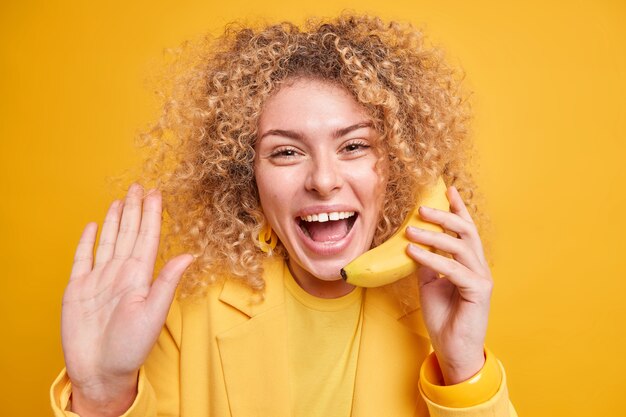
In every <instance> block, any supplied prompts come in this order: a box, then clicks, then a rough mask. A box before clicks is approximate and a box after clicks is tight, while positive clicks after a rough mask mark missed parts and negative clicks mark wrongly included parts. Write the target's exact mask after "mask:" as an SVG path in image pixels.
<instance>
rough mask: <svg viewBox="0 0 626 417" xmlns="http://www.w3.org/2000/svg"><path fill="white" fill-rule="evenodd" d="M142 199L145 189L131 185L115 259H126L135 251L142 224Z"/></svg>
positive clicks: (137, 185) (116, 245) (120, 226)
mask: <svg viewBox="0 0 626 417" xmlns="http://www.w3.org/2000/svg"><path fill="white" fill-rule="evenodd" d="M142 198H143V187H142V186H141V185H139V184H133V185H131V186H130V188H129V189H128V194H127V195H126V200H124V209H123V211H122V219H121V221H120V225H119V231H118V234H117V240H116V242H115V250H114V254H113V256H114V257H115V258H118V259H126V258H128V257H129V256H130V255H131V253H132V251H133V248H134V246H135V241H136V240H137V234H138V232H139V225H140V223H141V206H142V204H141V200H142Z"/></svg>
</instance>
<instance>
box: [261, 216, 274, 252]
mask: <svg viewBox="0 0 626 417" xmlns="http://www.w3.org/2000/svg"><path fill="white" fill-rule="evenodd" d="M276 243H278V236H276V233H274V231H273V230H272V227H271V226H270V225H269V224H267V223H266V224H265V226H263V228H262V229H261V231H260V232H259V247H260V248H261V250H262V251H263V252H265V253H270V251H271V250H273V249H274V248H275V247H276Z"/></svg>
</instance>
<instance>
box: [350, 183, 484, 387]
mask: <svg viewBox="0 0 626 417" xmlns="http://www.w3.org/2000/svg"><path fill="white" fill-rule="evenodd" d="M448 201H449V209H450V210H449V211H448V204H447V203H448ZM439 226H440V227H439ZM442 229H444V230H446V231H449V232H453V233H455V234H456V235H457V237H453V236H450V235H449V234H446V233H441V230H442ZM429 249H437V250H439V251H440V252H444V253H448V254H449V255H451V257H446V256H442V255H439V254H436V253H433V252H431V251H430V250H429ZM407 255H408V256H407ZM418 264H419V268H418ZM416 269H417V275H418V281H419V287H420V303H421V307H422V314H423V317H424V321H425V323H426V327H427V329H428V333H429V335H430V338H431V341H432V345H433V348H434V350H435V353H436V355H437V359H438V361H439V365H440V367H441V371H442V373H443V377H444V381H445V382H446V384H455V383H458V382H461V381H464V380H466V379H468V378H470V377H471V376H473V375H474V374H476V373H477V372H478V371H479V370H480V369H481V368H482V366H483V364H484V351H483V348H484V340H485V334H486V331H487V319H488V315H489V304H490V298H491V290H492V285H493V282H492V278H491V272H490V270H489V267H488V265H487V261H486V260H485V257H484V254H483V247H482V243H481V240H480V237H479V236H478V231H477V229H476V226H475V225H474V222H473V220H472V218H471V216H470V214H469V212H468V211H467V208H466V207H465V204H464V203H463V200H462V199H461V196H460V195H459V193H458V191H457V190H456V188H454V187H450V188H448V189H447V191H446V188H445V185H443V181H441V179H440V180H439V184H437V185H436V186H435V187H434V188H433V190H432V191H431V192H430V193H429V194H427V195H426V196H425V198H424V199H421V201H420V206H419V207H416V209H415V210H414V211H413V212H412V213H410V214H409V216H408V217H407V220H406V221H405V222H404V224H403V225H402V226H401V227H400V229H399V230H398V232H396V234H394V235H393V236H392V237H391V238H390V239H389V240H387V241H386V242H384V243H383V244H381V245H380V246H378V247H376V248H374V249H372V250H370V251H368V252H366V253H365V254H363V255H361V256H360V257H358V258H357V259H355V260H354V261H353V262H351V263H350V264H349V265H347V266H346V267H345V268H344V269H343V270H342V276H343V277H344V279H346V280H347V282H349V283H351V284H354V285H359V286H366V287H375V286H380V285H385V284H389V283H391V282H394V281H395V280H397V279H400V278H402V277H405V276H408V275H409V274H411V273H413V272H415V270H416Z"/></svg>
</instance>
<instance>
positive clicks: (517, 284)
mask: <svg viewBox="0 0 626 417" xmlns="http://www.w3.org/2000/svg"><path fill="white" fill-rule="evenodd" d="M299 3H300V2H297V1H293V0H290V1H274V0H269V1H265V2H254V3H253V2H250V3H246V2H244V1H241V0H229V1H219V2H217V1H206V0H205V1H167V2H148V1H136V2H125V1H107V2H105V1H99V2H87V1H66V2H62V3H61V2H57V1H17V0H15V1H9V2H7V1H3V2H2V5H0V94H1V95H0V97H1V98H0V115H1V119H0V141H1V142H0V178H1V190H2V201H1V202H0V237H1V247H0V256H1V260H2V262H1V264H0V268H1V269H0V274H1V275H0V276H1V281H0V290H1V291H0V294H1V297H2V302H1V303H0V317H1V319H2V321H3V326H2V332H1V334H2V342H1V344H0V365H1V372H2V374H1V375H2V382H1V383H0V388H1V390H0V401H1V402H2V406H1V408H0V410H1V411H0V413H1V414H2V415H5V416H20V415H21V416H43V415H48V414H49V411H48V398H47V395H48V394H47V389H48V386H49V384H50V382H51V381H52V380H53V378H54V377H55V375H56V373H57V372H58V371H59V369H60V368H61V367H62V366H63V359H62V352H61V342H60V337H59V314H60V301H61V296H62V292H63V288H64V285H65V283H66V280H67V277H68V274H69V270H70V264H71V260H72V256H73V251H74V245H75V243H76V241H77V239H78V236H79V234H80V231H81V230H82V227H83V225H84V224H85V223H87V222H88V221H91V220H97V221H101V220H102V217H103V214H104V212H105V209H106V207H107V205H108V202H109V201H110V200H111V199H112V198H113V197H115V196H117V194H116V192H114V191H112V190H115V188H114V187H113V186H112V184H111V182H110V180H109V179H110V178H111V177H113V176H115V175H118V174H120V173H121V172H123V171H124V170H125V169H126V168H129V167H132V166H134V165H135V164H136V161H137V158H136V156H135V155H134V150H133V137H134V135H135V133H136V132H137V130H138V129H139V128H141V127H143V126H144V125H145V123H146V122H148V121H149V120H150V119H151V118H152V117H153V116H154V114H155V111H156V109H155V100H154V97H153V95H152V92H151V91H150V89H149V88H148V87H147V86H148V85H149V84H147V83H146V79H148V78H150V77H151V76H152V75H153V74H154V72H155V68H159V67H160V65H161V62H162V56H163V49H164V48H166V47H175V46H177V45H178V44H179V43H180V42H181V41H183V40H185V39H188V38H192V37H196V36H197V35H199V34H201V33H203V32H205V31H212V32H214V33H215V32H216V31H217V32H218V31H219V30H220V29H221V28H222V27H223V25H224V24H225V23H226V22H228V21H231V20H233V19H237V18H240V17H252V18H269V19H291V20H295V21H301V20H302V18H303V17H304V16H306V15H310V14H316V15H333V14H335V13H336V12H338V11H339V10H341V9H344V8H354V9H356V10H358V11H366V12H372V13H375V14H379V15H381V16H383V17H385V18H396V19H402V20H405V21H407V20H408V21H411V22H413V23H415V24H417V25H419V26H422V27H424V29H425V30H426V32H427V33H428V34H429V35H430V38H431V39H432V40H433V41H434V42H435V43H437V44H442V45H444V46H445V47H446V50H447V51H448V54H449V56H450V57H451V61H452V62H454V63H458V64H461V65H462V66H463V67H464V68H465V69H466V72H467V86H468V87H469V88H471V89H472V90H473V91H474V95H473V98H472V100H473V105H474V108H475V112H476V119H475V124H474V134H475V137H476V141H477V144H478V149H479V152H480V155H481V164H480V176H479V180H480V184H481V185H482V191H483V193H484V194H485V196H486V198H487V207H486V210H487V211H488V212H489V214H490V215H491V219H492V223H493V230H492V232H491V235H490V236H489V240H490V242H491V247H492V251H491V256H492V259H493V262H494V268H493V274H494V277H495V279H496V289H495V293H494V299H493V310H492V316H491V321H490V327H489V334H488V344H489V346H490V347H491V349H492V350H493V351H494V352H495V353H496V355H497V356H498V357H499V358H500V359H501V360H502V361H503V362H504V364H505V367H506V369H507V372H508V378H509V386H510V392H511V397H512V399H513V402H514V404H515V405H516V407H517V409H518V412H519V413H520V415H521V416H534V417H541V416H546V417H547V416H569V417H578V416H610V415H612V416H615V415H624V411H623V407H621V404H622V403H623V402H624V398H623V397H624V393H625V392H626V383H625V382H624V375H626V360H625V357H626V331H625V330H626V329H625V326H624V317H626V307H625V306H626V302H624V296H625V294H626V273H625V272H626V268H625V261H624V257H625V255H624V249H625V245H624V244H623V239H624V235H625V234H624V232H625V229H626V228H625V227H624V226H625V220H624V214H623V211H624V208H625V207H626V201H625V198H624V192H623V188H622V186H623V183H624V182H625V181H624V180H625V179H626V175H625V170H624V163H625V162H626V161H625V159H626V158H625V155H626V152H625V150H626V145H625V139H626V137H625V136H626V135H625V133H626V129H625V125H626V122H625V120H626V110H625V109H626V99H625V97H626V81H625V80H626V42H625V41H624V40H626V4H624V3H623V2H622V1H617V0H616V1H608V0H604V1H560V2H544V1H539V0H527V1H517V2H513V3H509V2H502V1H473V2H466V1H457V2H453V1H442V0H432V1H417V0H411V1H403V2H393V1H381V0H378V1H365V0H358V1H347V0H346V1H342V0H340V1H330V0H320V1H316V2H314V3H313V4H312V5H300V4H299Z"/></svg>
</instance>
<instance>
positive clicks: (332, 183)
mask: <svg viewBox="0 0 626 417" xmlns="http://www.w3.org/2000/svg"><path fill="white" fill-rule="evenodd" d="M342 185H343V176H342V174H341V169H340V166H339V161H337V160H335V159H334V158H332V157H325V158H317V159H314V160H311V161H310V163H309V172H308V175H307V179H306V183H305V187H306V189H307V190H308V191H314V192H316V193H317V194H319V195H320V196H323V197H325V196H331V195H333V194H334V193H335V192H336V191H337V190H339V189H340V188H341V186H342Z"/></svg>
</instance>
